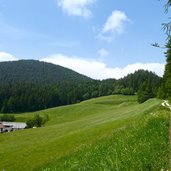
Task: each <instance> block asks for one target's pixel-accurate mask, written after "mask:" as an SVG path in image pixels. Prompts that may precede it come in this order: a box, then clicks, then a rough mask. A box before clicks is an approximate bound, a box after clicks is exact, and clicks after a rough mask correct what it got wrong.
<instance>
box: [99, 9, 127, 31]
mask: <svg viewBox="0 0 171 171" xmlns="http://www.w3.org/2000/svg"><path fill="white" fill-rule="evenodd" d="M125 21H128V17H127V16H126V15H125V13H124V12H122V11H113V12H112V15H111V16H109V18H108V19H107V21H106V23H105V24H104V26H103V30H102V32H103V33H108V32H116V33H119V34H120V33H122V32H123V30H124V22H125Z"/></svg>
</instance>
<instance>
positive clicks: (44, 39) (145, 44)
mask: <svg viewBox="0 0 171 171" xmlns="http://www.w3.org/2000/svg"><path fill="white" fill-rule="evenodd" d="M165 3H166V0H163V1H158V0H150V1H147V0H141V1H137V0H129V1H125V0H119V1H118V0H112V1H109V0H0V61H4V60H15V59H38V60H43V61H47V62H52V63H54V64H59V65H62V66H65V67H68V68H71V69H73V70H75V71H77V72H79V73H82V74H85V75H88V76H90V77H92V78H96V79H104V78H111V77H112V78H120V77H123V76H125V75H126V74H128V73H131V72H134V71H135V70H137V69H139V68H143V69H149V70H152V71H155V72H156V73H157V74H159V75H162V74H163V69H164V63H165V57H164V54H163V53H164V51H163V50H162V49H158V48H154V47H152V46H151V44H152V43H154V42H158V43H160V44H165V38H166V36H165V35H164V33H163V31H162V30H161V29H162V26H161V24H162V23H163V22H166V21H167V20H168V17H169V14H165V13H164V4H165Z"/></svg>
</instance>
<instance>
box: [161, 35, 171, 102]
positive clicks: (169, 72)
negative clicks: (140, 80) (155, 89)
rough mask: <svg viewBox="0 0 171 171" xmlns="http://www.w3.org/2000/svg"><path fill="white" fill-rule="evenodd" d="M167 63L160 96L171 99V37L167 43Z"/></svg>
mask: <svg viewBox="0 0 171 171" xmlns="http://www.w3.org/2000/svg"><path fill="white" fill-rule="evenodd" d="M166 48H167V51H166V53H165V54H166V65H165V71H164V76H163V83H162V85H161V88H160V92H159V93H160V97H161V98H166V99H171V37H170V38H169V41H168V43H167V45H166Z"/></svg>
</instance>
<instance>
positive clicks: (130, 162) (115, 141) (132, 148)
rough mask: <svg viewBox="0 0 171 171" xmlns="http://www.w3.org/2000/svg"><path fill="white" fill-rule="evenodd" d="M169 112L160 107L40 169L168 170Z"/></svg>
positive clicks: (61, 170)
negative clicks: (94, 143)
mask: <svg viewBox="0 0 171 171" xmlns="http://www.w3.org/2000/svg"><path fill="white" fill-rule="evenodd" d="M168 136H169V114H168V111H166V110H163V109H159V110H158V111H156V112H155V113H151V114H150V115H146V116H145V117H143V118H142V119H140V120H138V121H134V122H133V123H131V125H129V126H128V127H125V128H122V129H119V130H118V131H116V132H115V133H114V135H113V136H112V137H108V138H107V139H104V140H101V141H100V142H99V143H97V144H96V145H89V146H87V147H86V148H84V149H83V150H79V151H77V152H75V153H72V154H70V155H68V156H66V157H63V158H61V159H58V160H56V161H54V162H53V163H51V164H49V165H47V166H46V167H44V169H41V170H44V171H45V170H46V171H50V170H59V171H63V170H71V171H72V170H73V171H76V170H80V171H82V170H87V171H97V170H98V171H102V170H103V171H105V170H113V171H115V170H116V171H160V170H162V169H163V170H168V167H169V166H168V160H169V159H168V158H169V138H168Z"/></svg>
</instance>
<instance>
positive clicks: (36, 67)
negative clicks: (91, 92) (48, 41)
mask: <svg viewBox="0 0 171 171" xmlns="http://www.w3.org/2000/svg"><path fill="white" fill-rule="evenodd" d="M90 80H91V79H90V78H88V77H87V76H84V75H81V74H78V73H77V72H75V71H73V70H71V69H67V68H64V67H62V66H59V65H54V64H51V63H46V62H40V61H36V60H19V61H12V62H0V85H9V84H14V83H33V84H38V85H42V84H43V85H52V84H56V83H59V82H60V81H68V82H84V81H90Z"/></svg>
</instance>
